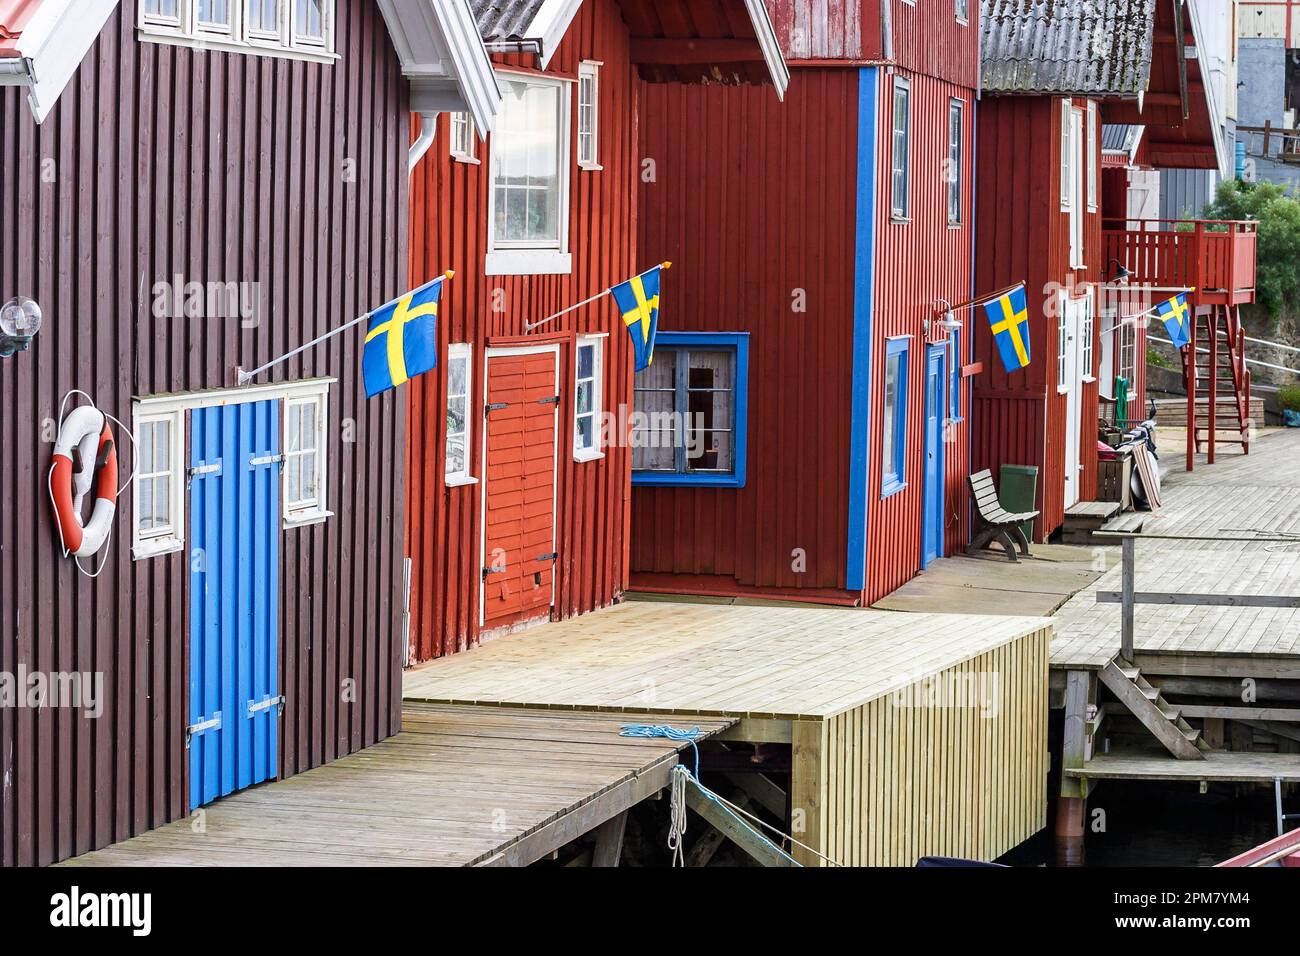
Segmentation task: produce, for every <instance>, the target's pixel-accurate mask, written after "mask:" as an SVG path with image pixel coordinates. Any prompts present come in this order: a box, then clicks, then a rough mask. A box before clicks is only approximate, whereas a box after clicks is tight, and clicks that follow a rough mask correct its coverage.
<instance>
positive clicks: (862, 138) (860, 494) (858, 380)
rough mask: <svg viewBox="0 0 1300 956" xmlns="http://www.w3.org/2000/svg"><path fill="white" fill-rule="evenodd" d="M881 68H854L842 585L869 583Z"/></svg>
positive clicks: (859, 588)
mask: <svg viewBox="0 0 1300 956" xmlns="http://www.w3.org/2000/svg"><path fill="white" fill-rule="evenodd" d="M879 82H880V69H879V67H874V66H866V67H863V68H862V69H860V70H859V71H858V181H857V195H856V204H857V227H856V229H857V236H856V242H855V248H854V253H853V382H852V394H851V395H850V399H849V409H850V415H849V529H848V530H849V536H848V550H847V553H846V554H845V558H844V587H845V588H846V589H847V590H849V591H862V590H864V589H865V588H866V586H867V479H868V467H869V464H870V452H871V434H870V428H871V331H872V330H871V318H872V315H871V308H872V293H873V290H874V282H873V273H874V271H875V263H876V229H875V226H876V93H877V86H878V84H879Z"/></svg>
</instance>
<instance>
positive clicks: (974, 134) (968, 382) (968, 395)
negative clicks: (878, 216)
mask: <svg viewBox="0 0 1300 956" xmlns="http://www.w3.org/2000/svg"><path fill="white" fill-rule="evenodd" d="M970 119H971V151H970V155H971V163H970V297H971V299H972V300H973V299H974V298H975V294H976V293H975V249H976V243H975V236H976V231H975V230H976V228H977V227H978V226H979V219H978V217H977V215H976V210H977V209H979V185H980V165H979V155H980V96H979V93H978V92H977V93H976V94H975V100H974V102H973V103H971V118H970ZM966 314H967V315H969V316H971V319H970V321H969V322H968V323H967V324H966V328H968V329H970V335H968V336H966V338H967V343H966V353H967V354H968V355H970V356H971V361H972V362H973V361H974V359H975V318H974V315H975V313H974V312H973V311H969V310H968V311H967V312H966ZM961 381H962V383H963V384H964V386H965V387H964V388H963V389H962V391H963V392H965V394H964V395H963V396H962V397H963V398H965V399H966V400H967V402H968V403H969V404H968V405H967V408H969V409H970V413H971V419H972V420H974V418H975V380H974V379H962V380H961ZM974 463H975V429H974V427H971V428H968V429H966V471H967V472H968V473H969V472H971V471H973V470H974V469H973V466H974ZM962 499H963V500H964V501H965V502H966V528H967V529H968V530H967V536H966V539H965V540H963V541H961V542H960V545H961V547H965V546H966V545H968V544H969V543H970V534H969V529H970V528H971V527H973V526H974V523H975V503H974V502H973V501H971V500H970V495H967V494H963V495H962Z"/></svg>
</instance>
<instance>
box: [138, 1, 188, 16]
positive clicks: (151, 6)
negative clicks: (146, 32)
mask: <svg viewBox="0 0 1300 956" xmlns="http://www.w3.org/2000/svg"><path fill="white" fill-rule="evenodd" d="M179 2H180V0H145V5H144V12H145V13H147V14H149V15H150V16H161V17H175V16H176V15H177V13H176V4H177V3H179Z"/></svg>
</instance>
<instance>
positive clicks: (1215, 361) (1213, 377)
mask: <svg viewBox="0 0 1300 956" xmlns="http://www.w3.org/2000/svg"><path fill="white" fill-rule="evenodd" d="M1209 327H1210V341H1209V349H1210V385H1209V394H1208V395H1207V396H1206V403H1205V404H1206V408H1205V411H1206V416H1205V425H1206V428H1205V441H1206V445H1205V463H1206V464H1207V465H1213V464H1214V438H1215V432H1216V431H1217V430H1218V425H1219V402H1218V399H1219V307H1218V306H1217V305H1216V306H1215V307H1214V308H1213V309H1211V310H1210V322H1209ZM1194 357H1195V356H1193V358H1194Z"/></svg>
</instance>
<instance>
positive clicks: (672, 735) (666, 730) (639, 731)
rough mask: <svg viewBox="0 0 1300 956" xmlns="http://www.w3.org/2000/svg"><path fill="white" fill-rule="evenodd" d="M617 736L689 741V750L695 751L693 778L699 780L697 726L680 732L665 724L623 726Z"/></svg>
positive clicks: (698, 730) (698, 732)
mask: <svg viewBox="0 0 1300 956" xmlns="http://www.w3.org/2000/svg"><path fill="white" fill-rule="evenodd" d="M618 735H619V736H620V737H666V738H668V739H669V740H688V741H690V744H691V748H692V749H693V750H694V751H695V777H696V779H697V780H698V779H699V776H700V748H699V747H698V746H697V745H696V743H695V740H696V738H697V737H699V736H700V728H699V727H698V726H695V727H692V728H691V729H690V730H681V729H679V728H677V727H670V726H668V725H667V724H624V725H623V729H622V730H620V731H619V732H618Z"/></svg>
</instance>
